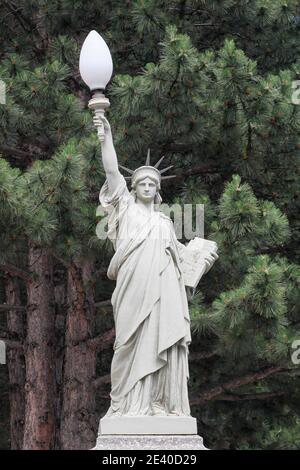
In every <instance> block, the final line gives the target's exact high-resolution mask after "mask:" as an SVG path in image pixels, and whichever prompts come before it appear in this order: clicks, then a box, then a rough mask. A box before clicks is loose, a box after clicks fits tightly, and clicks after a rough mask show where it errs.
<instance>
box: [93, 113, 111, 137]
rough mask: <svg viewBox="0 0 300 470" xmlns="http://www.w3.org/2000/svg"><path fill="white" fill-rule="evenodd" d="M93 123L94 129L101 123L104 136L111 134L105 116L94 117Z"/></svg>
mask: <svg viewBox="0 0 300 470" xmlns="http://www.w3.org/2000/svg"><path fill="white" fill-rule="evenodd" d="M93 122H94V125H95V126H96V127H99V125H100V124H101V122H102V124H103V127H104V132H105V134H108V133H111V127H110V124H109V122H108V120H107V118H106V117H105V116H99V115H94V117H93Z"/></svg>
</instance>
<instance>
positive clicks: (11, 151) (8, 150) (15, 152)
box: [0, 145, 35, 160]
mask: <svg viewBox="0 0 300 470" xmlns="http://www.w3.org/2000/svg"><path fill="white" fill-rule="evenodd" d="M0 152H2V153H3V154H5V155H10V156H12V157H20V158H22V159H24V158H29V159H30V160H33V159H35V155H34V154H33V153H30V152H25V151H24V150H20V149H16V148H13V147H7V146H6V145H1V146H0Z"/></svg>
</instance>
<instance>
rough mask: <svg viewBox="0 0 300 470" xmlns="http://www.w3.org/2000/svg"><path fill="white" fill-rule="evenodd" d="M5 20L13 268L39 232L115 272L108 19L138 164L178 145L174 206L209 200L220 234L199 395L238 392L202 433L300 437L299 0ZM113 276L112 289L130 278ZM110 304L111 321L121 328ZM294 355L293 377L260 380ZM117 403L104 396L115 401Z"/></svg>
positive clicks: (200, 322)
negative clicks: (84, 61)
mask: <svg viewBox="0 0 300 470" xmlns="http://www.w3.org/2000/svg"><path fill="white" fill-rule="evenodd" d="M83 12H84V13H83ZM0 16H1V17H2V18H5V21H4V22H2V23H1V26H0V40H1V44H2V53H1V55H0V79H2V80H4V81H5V84H6V89H7V97H6V98H7V101H6V105H5V106H3V105H0V154H1V158H0V263H3V262H8V263H13V264H15V265H16V266H18V267H20V268H25V269H26V267H27V259H26V257H27V249H28V241H34V242H36V243H38V244H41V245H42V246H44V247H47V248H48V249H49V252H51V253H52V254H53V256H54V258H55V257H56V258H59V259H60V260H62V261H63V262H64V263H68V262H69V261H71V260H74V259H75V258H77V257H78V256H90V257H93V258H94V259H95V261H96V265H97V267H98V268H99V271H105V270H106V268H107V265H108V262H109V259H110V258H111V255H112V247H111V245H110V244H109V243H108V242H107V241H101V240H98V239H97V238H96V236H95V228H96V224H97V222H98V220H99V219H98V218H97V217H96V208H97V205H98V192H99V189H100V187H101V185H102V184H103V182H104V172H103V168H102V165H101V162H100V146H99V143H98V141H97V138H96V135H95V132H94V129H93V124H92V120H91V115H90V111H89V110H88V108H87V102H88V99H89V91H88V90H87V87H86V85H85V84H84V83H83V82H82V81H81V80H80V77H79V73H78V58H79V51H80V46H81V44H82V42H83V40H84V37H85V35H86V34H87V33H88V31H89V30H91V29H96V30H97V31H99V32H100V33H101V34H102V35H103V37H104V38H105V40H106V41H107V43H108V44H109V46H110V48H111V51H112V54H113V59H114V66H115V72H114V77H113V80H112V82H111V83H110V84H109V86H108V90H107V94H108V96H109V98H110V101H111V107H110V109H109V110H108V111H107V115H108V118H109V120H110V122H111V125H112V129H113V135H114V141H115V146H116V150H117V153H118V158H119V160H120V162H121V163H125V164H126V163H127V164H128V166H129V167H130V168H135V167H136V166H137V165H140V164H142V163H143V162H144V159H145V155H146V151H147V148H148V147H150V148H151V154H152V156H153V161H154V160H155V159H156V158H157V159H158V158H159V156H161V155H163V154H164V155H165V157H166V158H165V161H166V164H169V163H170V164H173V165H174V167H175V168H174V171H175V172H176V174H177V176H178V177H177V178H176V179H174V180H169V181H168V180H167V181H166V182H165V184H164V185H163V188H162V196H163V200H164V202H165V203H177V204H179V205H183V204H185V203H186V204H190V203H192V204H204V205H205V236H206V237H207V238H209V239H212V240H215V241H216V242H217V243H218V245H219V256H220V258H219V260H218V261H217V263H216V264H215V265H214V267H213V268H212V270H211V271H210V272H209V273H208V274H207V275H206V276H205V277H204V278H203V279H202V280H201V284H200V286H199V289H200V290H199V291H198V292H197V294H196V295H195V296H194V298H193V299H192V300H191V302H190V315H191V325H192V331H193V343H192V346H191V348H192V352H195V354H196V356H197V354H198V356H197V357H200V359H198V360H196V361H195V362H193V361H192V362H191V379H190V383H191V387H190V395H191V398H192V400H193V398H197V397H199V396H203V394H204V395H205V393H206V392H207V391H209V390H211V388H218V389H220V387H221V390H222V395H223V396H220V395H216V396H215V398H214V399H211V400H208V401H206V402H204V403H203V404H201V405H199V406H198V405H194V406H193V409H192V412H193V414H194V415H196V416H197V418H198V424H199V432H200V434H202V435H204V437H206V440H207V442H206V444H207V445H208V446H209V447H213V448H243V449H253V448H259V449H261V448H265V449H267V448H279V447H280V448H299V415H300V409H299V405H298V399H297V393H298V394H299V377H298V375H299V374H298V373H297V367H296V366H294V365H293V364H292V363H291V360H290V355H291V346H292V342H293V340H294V339H298V338H299V335H300V329H299V324H300V321H299V300H300V299H299V291H300V290H299V278H300V272H299V251H298V249H297V241H298V239H299V222H298V219H299V176H298V175H299V169H298V166H297V159H298V158H299V154H300V139H299V132H300V106H297V105H295V104H293V103H292V100H291V96H292V91H293V88H292V83H293V81H294V80H297V79H299V73H300V68H299V66H300V62H299V53H300V45H299V29H300V21H299V5H298V1H297V0H285V1H283V0H272V1H271V0H224V1H222V2H220V1H217V0H207V1H206V0H205V1H204V0H203V1H202V0H201V1H200V2H199V1H195V0H188V1H181V0H174V1H172V2H163V1H154V0H135V1H130V0H126V1H124V2H116V1H108V0H103V1H101V2H98V1H96V2H90V3H89V2H83V1H82V0H76V2H70V1H68V0H64V1H59V2H58V1H52V2H45V1H44V0H38V1H35V2H33V1H24V0H21V1H19V2H18V8H17V9H16V7H15V6H14V5H13V4H10V3H9V2H2V3H1V5H0ZM56 258H55V259H56ZM96 284H97V286H96V297H97V299H100V300H107V299H109V298H110V296H111V292H112V290H113V287H114V286H113V284H112V283H111V282H109V281H107V280H105V279H104V278H103V279H102V278H99V280H98V278H97V279H96ZM3 285H4V282H3V279H2V278H1V280H0V288H1V289H2V290H3ZM101 313H102V314H101V315H99V320H98V322H99V325H98V326H99V331H102V330H103V329H105V328H108V327H111V326H112V318H111V316H108V315H105V314H104V313H103V312H102V310H101ZM103 357H104V356H103ZM103 357H102V356H101V358H99V374H100V375H104V374H106V373H109V362H110V359H111V358H110V357H108V358H106V359H107V360H106V361H105V360H104V359H103ZM276 366H278V367H282V368H283V369H285V372H282V373H278V374H274V375H270V376H266V377H265V378H262V379H257V380H253V381H252V382H251V381H250V382H249V381H248V382H247V380H246V381H244V382H243V380H242V379H245V377H246V378H247V377H249V376H252V375H253V374H255V373H257V372H258V371H265V370H267V369H269V368H272V367H276ZM238 379H241V383H242V385H239V386H238V387H236V388H234V386H233V385H232V384H233V383H234V381H236V380H238ZM228 383H230V384H231V387H227V388H226V387H225V388H222V387H223V386H224V384H225V385H226V384H228ZM261 393H266V394H269V395H268V396H267V397H266V398H264V396H261V395H260V396H258V395H259V394H261ZM6 394H7V384H6V382H5V373H2V375H1V377H0V395H1V397H3V396H6ZM247 397H248V398H247ZM98 398H99V397H98ZM106 405H107V403H106V402H104V401H103V400H102V399H101V397H100V398H99V413H101V412H102V411H104V408H105V407H106ZM102 407H103V410H102ZM0 413H1V417H2V416H3V419H6V420H7V419H8V416H7V409H6V408H5V409H4V408H3V409H1V411H0ZM3 413H4V414H3ZM4 415H5V416H4ZM6 423H7V422H6ZM7 429H8V425H7V424H6V426H3V428H1V430H0V446H6V445H7V443H8V436H7V435H4V433H5V432H7Z"/></svg>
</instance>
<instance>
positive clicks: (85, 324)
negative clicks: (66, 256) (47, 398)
mask: <svg viewBox="0 0 300 470" xmlns="http://www.w3.org/2000/svg"><path fill="white" fill-rule="evenodd" d="M93 282H94V280H93V263H92V262H91V261H89V260H86V259H83V260H81V262H77V263H76V264H75V263H72V265H71V267H70V268H69V270H68V304H69V307H68V312H67V321H66V339H65V362H64V383H63V387H64V395H63V405H62V421H61V446H62V448H63V449H89V448H91V447H93V446H94V444H95V439H96V429H97V417H96V413H95V394H94V386H93V382H94V379H95V374H96V352H95V348H92V347H91V346H90V344H89V339H90V338H91V337H93V335H94V315H95V308H94V287H93Z"/></svg>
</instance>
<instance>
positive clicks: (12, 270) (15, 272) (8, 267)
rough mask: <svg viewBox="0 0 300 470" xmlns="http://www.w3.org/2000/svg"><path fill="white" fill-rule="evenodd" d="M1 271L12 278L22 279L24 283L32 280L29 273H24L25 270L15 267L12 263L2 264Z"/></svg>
mask: <svg viewBox="0 0 300 470" xmlns="http://www.w3.org/2000/svg"><path fill="white" fill-rule="evenodd" d="M0 269H1V270H2V271H4V272H8V273H9V274H11V275H12V276H16V277H20V278H21V279H23V280H24V281H30V280H32V276H31V274H30V273H29V272H27V271H24V269H20V268H18V267H17V266H14V265H13V264H10V263H2V264H0Z"/></svg>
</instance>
